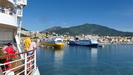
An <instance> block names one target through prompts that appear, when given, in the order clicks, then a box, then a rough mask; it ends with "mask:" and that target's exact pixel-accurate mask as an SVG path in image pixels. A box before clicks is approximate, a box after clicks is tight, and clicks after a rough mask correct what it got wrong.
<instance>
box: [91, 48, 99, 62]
mask: <svg viewBox="0 0 133 75" xmlns="http://www.w3.org/2000/svg"><path fill="white" fill-rule="evenodd" d="M97 53H98V50H97V48H91V61H92V62H96V61H97Z"/></svg>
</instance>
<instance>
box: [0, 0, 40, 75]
mask: <svg viewBox="0 0 133 75" xmlns="http://www.w3.org/2000/svg"><path fill="white" fill-rule="evenodd" d="M26 5H27V0H0V49H2V48H4V46H5V44H7V43H9V42H10V43H12V44H14V45H15V46H16V52H17V53H15V54H11V55H1V53H2V52H0V60H2V61H4V62H2V61H0V75H40V73H39V70H38V67H37V63H36V50H30V51H24V48H22V47H21V46H22V45H21V43H20V39H21V37H20V34H21V25H22V16H23V8H24V7H25V6H26ZM28 52H33V54H32V56H31V57H32V60H31V59H30V60H29V58H30V57H28V56H27V53H28ZM11 56H14V59H12V60H10V59H8V58H9V57H11ZM29 63H32V65H30V66H28V65H29ZM28 69H30V70H28Z"/></svg>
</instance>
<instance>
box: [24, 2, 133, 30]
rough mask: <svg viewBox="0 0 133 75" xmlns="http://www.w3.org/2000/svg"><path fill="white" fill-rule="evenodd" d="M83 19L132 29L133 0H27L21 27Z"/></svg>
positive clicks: (65, 24) (35, 27)
mask: <svg viewBox="0 0 133 75" xmlns="http://www.w3.org/2000/svg"><path fill="white" fill-rule="evenodd" d="M85 23H89V24H98V25H102V26H106V27H109V28H113V29H116V30H120V31H128V32H133V0H28V4H27V6H26V7H25V8H24V12H23V23H22V27H23V28H25V29H28V30H32V31H42V30H45V29H48V28H51V27H54V26H61V27H71V26H78V25H82V24H85Z"/></svg>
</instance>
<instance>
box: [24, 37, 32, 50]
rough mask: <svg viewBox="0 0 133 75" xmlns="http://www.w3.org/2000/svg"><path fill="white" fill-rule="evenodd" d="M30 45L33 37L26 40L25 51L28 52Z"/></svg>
mask: <svg viewBox="0 0 133 75" xmlns="http://www.w3.org/2000/svg"><path fill="white" fill-rule="evenodd" d="M30 43H31V37H27V38H26V39H25V40H24V50H25V51H27V50H28V49H29V47H30Z"/></svg>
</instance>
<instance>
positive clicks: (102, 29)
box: [41, 24, 133, 36]
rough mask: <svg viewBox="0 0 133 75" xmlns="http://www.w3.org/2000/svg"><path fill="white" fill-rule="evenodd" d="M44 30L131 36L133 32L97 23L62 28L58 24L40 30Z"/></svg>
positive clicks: (73, 34)
mask: <svg viewBox="0 0 133 75" xmlns="http://www.w3.org/2000/svg"><path fill="white" fill-rule="evenodd" d="M45 32H50V33H52V32H55V33H57V34H61V35H64V34H68V33H69V35H72V36H75V35H81V34H92V35H99V36H133V32H123V31H118V30H115V29H112V28H108V27H106V26H101V25H97V24H83V25H79V26H73V27H69V28H62V27H59V26H56V27H53V28H50V29H47V30H44V31H41V33H45Z"/></svg>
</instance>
